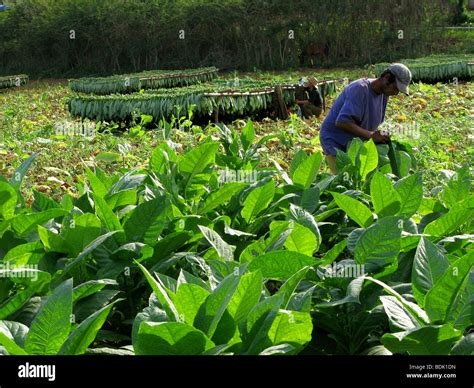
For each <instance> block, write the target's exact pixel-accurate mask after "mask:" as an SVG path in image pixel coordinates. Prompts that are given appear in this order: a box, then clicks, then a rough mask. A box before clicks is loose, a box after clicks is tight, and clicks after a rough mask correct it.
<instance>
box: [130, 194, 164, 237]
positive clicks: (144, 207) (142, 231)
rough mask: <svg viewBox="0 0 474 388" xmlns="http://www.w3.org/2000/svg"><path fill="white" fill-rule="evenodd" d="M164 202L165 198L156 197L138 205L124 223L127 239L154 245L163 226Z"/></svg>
mask: <svg viewBox="0 0 474 388" xmlns="http://www.w3.org/2000/svg"><path fill="white" fill-rule="evenodd" d="M166 204H167V202H166V200H165V198H162V197H157V198H155V199H152V200H151V201H146V202H143V203H142V204H140V205H138V206H137V207H136V208H135V209H134V210H133V212H132V214H131V216H130V218H129V219H128V220H127V221H126V222H125V224H124V230H125V234H126V235H127V238H128V240H129V241H137V242H144V243H145V244H148V245H151V246H154V245H155V244H156V243H157V242H158V237H159V235H160V233H161V232H162V231H163V228H164V226H165V216H166V213H165V210H166Z"/></svg>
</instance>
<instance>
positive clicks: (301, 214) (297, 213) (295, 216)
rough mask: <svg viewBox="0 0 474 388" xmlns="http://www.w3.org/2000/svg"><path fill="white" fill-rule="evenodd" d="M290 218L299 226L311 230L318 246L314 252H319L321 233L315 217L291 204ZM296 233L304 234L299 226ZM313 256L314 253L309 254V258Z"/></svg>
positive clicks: (295, 230)
mask: <svg viewBox="0 0 474 388" xmlns="http://www.w3.org/2000/svg"><path fill="white" fill-rule="evenodd" d="M289 217H290V219H292V220H294V221H296V222H297V223H298V224H300V225H302V226H304V227H305V228H307V229H309V230H310V231H311V232H312V233H313V234H314V237H316V246H315V247H314V251H316V250H318V249H319V245H320V244H321V233H320V232H319V228H318V223H317V222H316V219H315V218H314V216H313V215H312V214H311V213H309V212H307V211H306V210H304V209H302V208H301V207H299V206H296V205H293V204H291V205H290V212H289ZM294 232H296V234H299V235H301V234H302V233H303V232H302V229H301V228H298V227H297V226H295V229H294ZM292 233H293V232H292ZM312 255H313V252H311V253H310V254H309V256H312Z"/></svg>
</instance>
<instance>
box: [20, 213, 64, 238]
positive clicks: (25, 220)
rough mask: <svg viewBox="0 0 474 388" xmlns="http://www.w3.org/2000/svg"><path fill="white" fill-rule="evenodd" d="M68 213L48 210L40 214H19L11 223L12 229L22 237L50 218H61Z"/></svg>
mask: <svg viewBox="0 0 474 388" xmlns="http://www.w3.org/2000/svg"><path fill="white" fill-rule="evenodd" d="M67 213H68V211H67V210H65V209H49V210H46V211H43V212H40V213H31V214H19V215H17V216H16V217H15V218H13V221H12V228H13V230H14V231H15V233H16V234H17V235H18V236H20V237H21V236H24V235H26V234H27V233H29V232H32V231H33V230H35V229H36V227H37V226H38V225H42V224H44V223H46V222H47V221H49V220H51V219H52V218H56V217H61V216H64V215H66V214H67Z"/></svg>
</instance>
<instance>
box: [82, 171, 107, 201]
mask: <svg viewBox="0 0 474 388" xmlns="http://www.w3.org/2000/svg"><path fill="white" fill-rule="evenodd" d="M84 168H85V170H86V174H87V178H88V179H89V184H90V185H91V187H92V191H93V192H94V194H95V195H96V196H98V197H101V198H104V197H105V196H106V195H107V192H108V189H107V187H106V185H105V184H104V182H102V181H101V180H100V179H99V178H98V177H97V176H96V175H95V174H94V173H93V172H92V171H91V170H90V169H89V167H87V165H86V164H85V163H84Z"/></svg>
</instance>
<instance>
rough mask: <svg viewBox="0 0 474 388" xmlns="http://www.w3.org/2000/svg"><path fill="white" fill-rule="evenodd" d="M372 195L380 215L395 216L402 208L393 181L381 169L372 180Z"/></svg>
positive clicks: (373, 202) (375, 207)
mask: <svg viewBox="0 0 474 388" xmlns="http://www.w3.org/2000/svg"><path fill="white" fill-rule="evenodd" d="M370 196H371V197H372V204H373V205H374V210H375V212H376V213H377V214H378V216H379V217H386V216H393V215H395V214H396V213H397V212H398V211H399V210H400V203H401V199H400V196H399V195H398V193H397V192H396V191H395V189H394V188H393V186H392V181H391V180H390V179H388V178H387V177H386V176H385V175H384V174H382V173H381V172H380V171H378V172H376V173H375V174H374V176H373V177H372V180H371V181H370Z"/></svg>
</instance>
